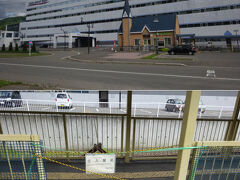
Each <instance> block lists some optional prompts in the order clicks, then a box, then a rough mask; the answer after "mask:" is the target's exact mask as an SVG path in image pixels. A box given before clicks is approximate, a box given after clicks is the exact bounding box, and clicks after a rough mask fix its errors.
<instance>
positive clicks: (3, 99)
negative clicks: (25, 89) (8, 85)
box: [0, 91, 23, 107]
mask: <svg viewBox="0 0 240 180" xmlns="http://www.w3.org/2000/svg"><path fill="white" fill-rule="evenodd" d="M0 105H1V106H4V107H21V106H22V105H23V102H22V98H21V94H20V92H19V91H0Z"/></svg>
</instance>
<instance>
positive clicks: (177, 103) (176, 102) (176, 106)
mask: <svg viewBox="0 0 240 180" xmlns="http://www.w3.org/2000/svg"><path fill="white" fill-rule="evenodd" d="M183 108H184V102H183V101H182V100H181V99H169V100H168V101H167V103H166V106H165V109H166V111H172V112H177V111H181V110H182V109H183Z"/></svg>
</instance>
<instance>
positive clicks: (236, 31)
mask: <svg viewBox="0 0 240 180" xmlns="http://www.w3.org/2000/svg"><path fill="white" fill-rule="evenodd" d="M233 31H234V32H235V33H236V39H237V47H238V48H239V44H238V30H237V29H236V30H233Z"/></svg>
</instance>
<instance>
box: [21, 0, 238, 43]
mask: <svg viewBox="0 0 240 180" xmlns="http://www.w3.org/2000/svg"><path fill="white" fill-rule="evenodd" d="M124 1H125V0H38V1H35V2H30V3H28V4H27V5H26V16H27V17H26V22H23V23H21V24H20V31H21V34H23V35H24V36H25V37H26V38H25V40H33V41H39V42H43V41H45V42H48V43H51V42H52V37H54V34H63V33H64V32H65V33H66V32H67V33H76V32H81V33H87V32H88V30H89V28H88V26H87V24H89V23H92V24H94V26H93V27H91V28H90V32H91V33H92V34H94V37H96V39H97V43H101V44H113V42H114V40H116V41H117V40H118V39H117V38H118V36H117V33H118V30H119V27H120V24H121V17H122V13H123V6H124ZM129 4H130V6H131V11H132V16H133V17H138V16H148V15H156V14H166V13H176V14H177V15H178V19H179V23H180V28H181V34H182V35H183V36H182V38H183V39H184V38H185V39H191V38H193V37H194V38H195V39H196V40H197V42H198V43H201V42H204V41H209V40H211V39H212V40H214V41H215V42H217V41H219V42H220V41H222V42H225V43H226V40H227V41H228V38H231V39H232V40H233V41H232V42H229V43H233V44H234V43H235V44H236V42H237V41H236V39H237V36H236V34H237V33H238V35H239V34H240V1H239V0H129ZM59 41H61V42H64V39H63V38H62V39H59ZM78 44H79V43H78V42H77V41H76V42H75V45H76V46H77V45H78ZM73 45H74V41H73Z"/></svg>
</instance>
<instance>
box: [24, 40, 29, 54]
mask: <svg viewBox="0 0 240 180" xmlns="http://www.w3.org/2000/svg"><path fill="white" fill-rule="evenodd" d="M27 50H28V48H27V43H26V42H24V43H23V52H27Z"/></svg>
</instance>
